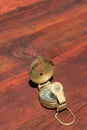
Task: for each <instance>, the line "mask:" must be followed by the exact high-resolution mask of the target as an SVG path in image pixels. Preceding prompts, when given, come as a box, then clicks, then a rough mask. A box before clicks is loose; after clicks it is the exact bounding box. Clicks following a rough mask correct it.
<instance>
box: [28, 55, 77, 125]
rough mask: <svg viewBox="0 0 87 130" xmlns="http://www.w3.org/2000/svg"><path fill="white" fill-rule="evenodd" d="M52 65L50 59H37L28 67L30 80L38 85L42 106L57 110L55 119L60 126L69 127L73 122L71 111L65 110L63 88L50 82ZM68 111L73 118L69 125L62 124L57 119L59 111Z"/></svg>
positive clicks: (59, 84) (52, 72)
mask: <svg viewBox="0 0 87 130" xmlns="http://www.w3.org/2000/svg"><path fill="white" fill-rule="evenodd" d="M54 69H55V66H54V63H53V61H52V60H51V59H49V58H46V57H44V56H39V57H37V58H36V59H35V60H34V61H33V62H32V63H31V65H30V71H29V74H30V78H31V80H32V81H33V82H35V83H37V84H38V88H39V100H40V103H41V104H42V106H44V107H46V108H50V109H55V108H56V109H57V113H56V114H55V118H56V119H57V120H58V121H59V122H60V123H61V124H62V125H71V124H72V123H73V122H74V121H75V116H74V114H73V113H72V111H71V110H70V109H69V108H67V104H66V97H65V92H64V87H63V86H62V84H61V83H59V82H54V83H51V82H50V78H51V77H52V76H53V74H54ZM65 109H66V110H68V111H69V112H70V113H71V115H72V116H73V120H72V122H70V123H64V122H62V121H61V120H60V119H59V118H58V114H59V111H62V110H65Z"/></svg>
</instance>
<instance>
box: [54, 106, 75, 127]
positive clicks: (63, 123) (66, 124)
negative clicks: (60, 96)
mask: <svg viewBox="0 0 87 130" xmlns="http://www.w3.org/2000/svg"><path fill="white" fill-rule="evenodd" d="M64 110H67V111H68V112H70V114H71V115H72V118H73V120H72V121H71V122H69V123H65V122H63V121H61V120H60V119H59V118H58V114H59V107H58V108H57V113H56V114H55V118H56V120H57V121H59V122H60V124H62V125H65V126H68V125H72V124H73V123H74V122H75V115H74V114H73V112H72V111H71V109H69V108H68V107H66V108H65V109H64Z"/></svg>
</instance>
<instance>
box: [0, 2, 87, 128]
mask: <svg viewBox="0 0 87 130" xmlns="http://www.w3.org/2000/svg"><path fill="white" fill-rule="evenodd" d="M6 2H7V4H6V5H5V3H6ZM11 2H13V3H14V4H13V3H11ZM11 2H9V1H8V0H7V1H5V0H3V1H2V0H1V1H0V5H1V10H0V14H1V15H0V130H62V129H64V130H87V94H86V92H87V78H86V77H87V17H86V15H87V2H86V0H83V1H74V0H67V1H66V0H62V1H58V0H52V1H51V0H47V1H45V0H32V1H27V0H25V1H24V2H23V1H20V0H19V1H17V0H15V1H13V0H12V1H11ZM19 7H20V8H19ZM39 55H44V56H46V57H50V58H51V59H52V60H53V61H54V63H55V66H56V68H55V73H54V77H53V81H52V82H54V81H58V82H61V83H62V84H63V86H64V88H65V91H66V96H67V103H68V106H69V107H70V108H71V109H72V111H73V112H74V114H75V115H76V121H75V123H74V124H73V125H71V126H67V127H65V126H62V125H60V124H59V123H58V122H57V121H56V120H55V118H54V115H55V112H56V111H55V110H47V109H45V108H43V107H42V106H41V105H40V103H39V100H38V89H37V88H36V87H33V86H30V84H29V80H30V76H29V75H28V71H29V65H30V63H31V62H32V60H33V59H34V58H36V57H37V56H39ZM61 118H63V120H64V121H68V120H70V116H69V115H67V113H66V112H63V113H61Z"/></svg>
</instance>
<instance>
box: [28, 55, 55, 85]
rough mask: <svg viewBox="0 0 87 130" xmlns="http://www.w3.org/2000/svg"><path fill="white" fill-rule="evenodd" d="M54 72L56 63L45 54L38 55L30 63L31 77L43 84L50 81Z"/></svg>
mask: <svg viewBox="0 0 87 130" xmlns="http://www.w3.org/2000/svg"><path fill="white" fill-rule="evenodd" d="M53 73H54V63H53V62H52V60H51V59H48V58H45V57H44V56H39V57H37V58H36V59H35V60H34V61H33V62H32V63H31V65H30V78H31V80H32V81H33V82H35V83H38V84H41V83H44V82H46V81H48V80H49V79H50V78H51V77H52V76H53Z"/></svg>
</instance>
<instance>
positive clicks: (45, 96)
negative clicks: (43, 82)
mask: <svg viewBox="0 0 87 130" xmlns="http://www.w3.org/2000/svg"><path fill="white" fill-rule="evenodd" d="M40 98H41V99H42V100H45V101H48V102H54V101H57V98H56V96H55V95H54V94H53V93H52V92H51V90H50V88H49V87H46V88H44V89H43V90H42V91H41V93H40Z"/></svg>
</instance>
